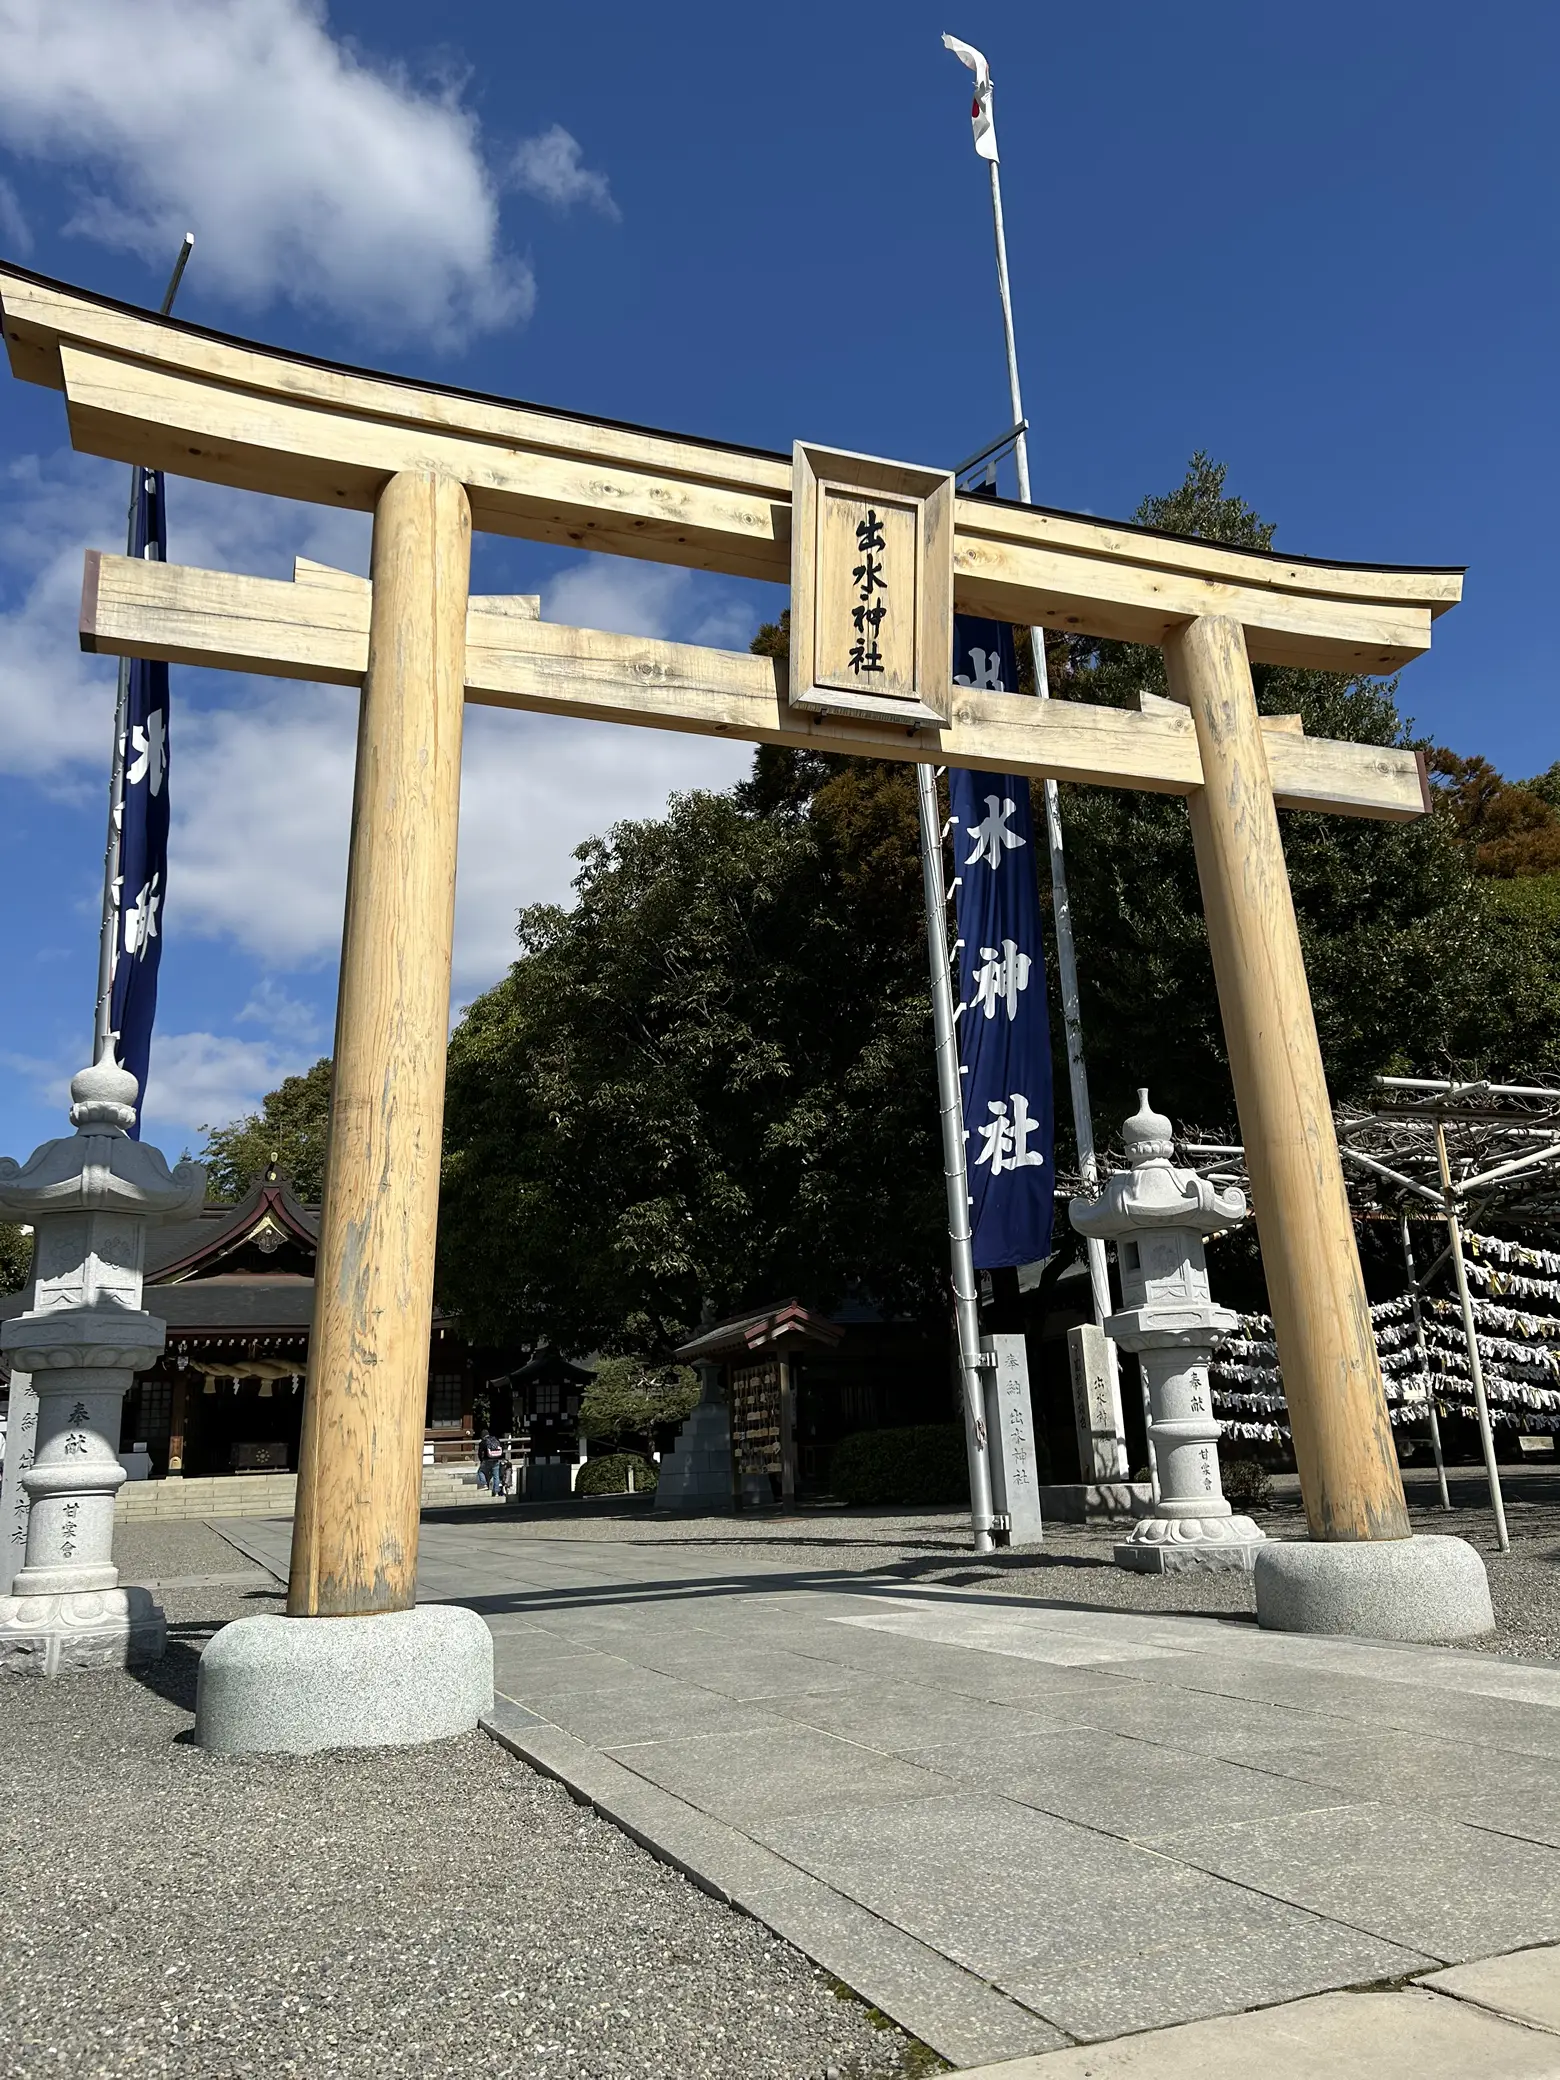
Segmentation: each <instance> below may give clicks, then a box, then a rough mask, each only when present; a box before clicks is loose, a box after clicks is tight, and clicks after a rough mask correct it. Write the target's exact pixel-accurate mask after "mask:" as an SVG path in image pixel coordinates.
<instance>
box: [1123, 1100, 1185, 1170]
mask: <svg viewBox="0 0 1560 2080" xmlns="http://www.w3.org/2000/svg"><path fill="white" fill-rule="evenodd" d="M1121 1138H1122V1140H1123V1141H1124V1142H1125V1144H1126V1150H1127V1161H1128V1162H1129V1163H1130V1164H1131V1165H1132V1168H1133V1169H1134V1170H1141V1169H1142V1167H1143V1165H1144V1164H1145V1163H1167V1162H1169V1160H1170V1158H1171V1157H1172V1156H1173V1155H1174V1154H1175V1129H1174V1128H1173V1127H1172V1126H1171V1124H1170V1122H1169V1120H1168V1119H1166V1118H1165V1115H1164V1114H1163V1113H1162V1112H1155V1111H1154V1109H1153V1108H1152V1106H1151V1105H1150V1104H1149V1102H1148V1091H1147V1088H1146V1087H1145V1086H1142V1085H1140V1086H1139V1088H1138V1109H1137V1111H1136V1112H1134V1113H1133V1115H1132V1117H1131V1118H1130V1119H1129V1120H1126V1121H1124V1122H1123V1124H1122V1129H1121Z"/></svg>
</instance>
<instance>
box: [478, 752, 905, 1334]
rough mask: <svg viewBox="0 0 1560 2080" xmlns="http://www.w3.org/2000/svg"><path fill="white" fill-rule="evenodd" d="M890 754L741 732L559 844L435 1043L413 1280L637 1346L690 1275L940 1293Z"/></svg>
mask: <svg viewBox="0 0 1560 2080" xmlns="http://www.w3.org/2000/svg"><path fill="white" fill-rule="evenodd" d="M915 830H916V826H915V802H914V795H913V792H912V789H911V786H910V783H909V775H908V773H907V772H905V771H903V770H900V771H897V772H889V773H886V774H885V773H880V772H875V771H874V770H873V769H871V768H868V767H864V766H863V765H861V764H859V763H858V762H855V761H838V762H836V763H834V764H832V765H829V766H825V765H824V764H823V762H821V761H820V762H818V764H817V769H816V770H814V771H811V772H810V773H808V774H807V775H806V776H805V779H801V778H799V777H798V776H797V774H796V773H795V771H794V770H793V768H792V767H790V766H789V765H788V764H787V763H786V762H785V761H784V760H783V759H781V760H779V761H776V760H771V759H770V758H768V757H767V756H765V755H764V754H761V755H760V757H759V760H758V762H757V766H756V769H755V774H754V778H753V780H752V781H751V782H749V783H747V784H746V785H745V786H743V787H741V788H738V789H737V790H735V791H734V792H733V793H731V794H727V795H715V794H694V795H688V796H684V797H682V798H680V799H678V800H676V801H675V802H674V803H673V804H672V807H671V810H670V812H669V814H668V815H667V816H666V817H665V818H663V819H660V820H658V821H655V822H647V823H637V824H622V825H619V826H618V827H617V828H616V829H614V830H613V831H612V832H610V833H609V834H608V836H606V837H605V838H601V839H596V840H593V841H591V843H589V844H587V845H584V846H582V847H581V848H580V851H579V853H578V855H577V856H578V858H579V860H580V873H579V875H578V877H577V879H576V882H575V890H576V895H577V902H576V905H575V907H574V909H573V910H570V911H563V910H560V909H555V908H551V907H548V906H538V907H536V908H533V909H530V910H527V911H525V912H523V913H522V915H521V918H520V925H519V936H520V943H521V957H520V959H519V960H518V961H517V962H516V964H515V966H514V967H513V968H512V970H511V971H510V974H509V976H508V977H507V978H506V979H505V980H504V981H503V982H501V983H500V984H499V985H498V986H497V988H495V989H493V990H490V991H489V992H487V994H486V995H485V996H483V997H481V998H479V999H478V1000H477V1001H476V1002H475V1003H474V1004H473V1005H472V1006H471V1007H470V1009H469V1010H468V1012H467V1014H466V1016H465V1017H464V1018H463V1019H462V1021H461V1023H460V1025H459V1026H458V1027H457V1029H456V1031H455V1034H454V1036H453V1038H452V1041H451V1048H450V1076H449V1090H448V1108H447V1115H446V1139H445V1170H444V1197H443V1211H442V1220H441V1237H440V1245H441V1246H440V1293H441V1296H442V1297H443V1299H444V1300H445V1302H446V1304H448V1305H450V1306H452V1307H454V1308H456V1309H457V1310H458V1311H459V1312H460V1313H461V1315H462V1317H463V1319H464V1320H465V1321H466V1322H467V1323H468V1325H469V1327H470V1328H471V1330H472V1333H475V1334H483V1335H492V1336H494V1337H498V1336H500V1335H503V1336H514V1337H525V1338H536V1339H538V1340H540V1339H544V1338H545V1339H546V1340H548V1341H552V1342H555V1343H557V1344H559V1345H560V1346H561V1347H563V1348H565V1349H575V1350H579V1349H584V1348H590V1347H592V1346H595V1347H597V1348H602V1349H607V1350H615V1351H632V1352H639V1353H643V1354H645V1355H647V1356H651V1357H657V1358H659V1357H664V1356H665V1355H666V1354H667V1353H668V1352H669V1350H670V1349H671V1348H672V1346H673V1345H674V1344H675V1343H676V1342H677V1341H678V1340H680V1338H681V1337H682V1336H683V1335H684V1334H686V1333H687V1331H688V1329H689V1328H690V1327H691V1326H692V1324H694V1323H695V1322H697V1321H698V1319H699V1317H700V1313H701V1308H702V1305H703V1303H705V1302H708V1303H710V1304H711V1305H713V1306H714V1307H715V1308H716V1309H717V1311H719V1312H727V1311H729V1310H731V1309H734V1308H735V1307H737V1306H739V1305H741V1304H743V1303H744V1302H748V1301H753V1302H762V1301H764V1300H773V1299H776V1298H780V1297H783V1296H785V1295H786V1294H788V1293H791V1292H799V1293H805V1294H806V1295H807V1296H808V1297H809V1298H810V1299H813V1300H814V1301H818V1302H827V1301H828V1300H829V1299H831V1298H834V1297H838V1296H840V1295H841V1294H843V1293H845V1292H847V1291H850V1290H852V1289H853V1288H862V1289H865V1290H867V1291H870V1292H872V1293H874V1294H877V1295H879V1296H881V1297H883V1298H886V1299H892V1300H895V1301H896V1302H898V1303H899V1304H902V1305H905V1306H907V1307H909V1308H911V1309H914V1310H917V1311H919V1310H921V1309H925V1308H931V1309H934V1310H935V1309H936V1308H937V1307H938V1306H939V1305H940V1301H939V1297H938V1296H939V1278H938V1272H937V1239H938V1237H939V1236H940V1234H941V1225H942V1205H941V1201H942V1190H941V1178H940V1174H939V1168H938V1164H937V1160H936V1113H935V1107H934V1103H933V1098H932V1071H931V1059H930V1048H929V1045H928V1041H927V1033H928V1030H929V1014H928V1008H927V1001H926V986H925V966H924V964H925V954H924V942H922V940H921V938H920V933H921V929H922V927H921V924H920V916H919V905H920V868H919V861H918V855H917V850H916V835H915Z"/></svg>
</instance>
